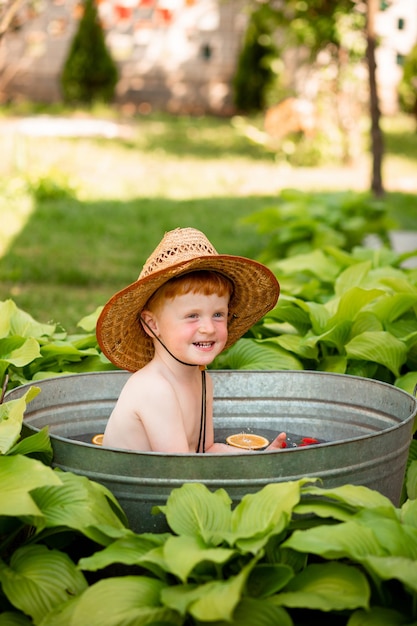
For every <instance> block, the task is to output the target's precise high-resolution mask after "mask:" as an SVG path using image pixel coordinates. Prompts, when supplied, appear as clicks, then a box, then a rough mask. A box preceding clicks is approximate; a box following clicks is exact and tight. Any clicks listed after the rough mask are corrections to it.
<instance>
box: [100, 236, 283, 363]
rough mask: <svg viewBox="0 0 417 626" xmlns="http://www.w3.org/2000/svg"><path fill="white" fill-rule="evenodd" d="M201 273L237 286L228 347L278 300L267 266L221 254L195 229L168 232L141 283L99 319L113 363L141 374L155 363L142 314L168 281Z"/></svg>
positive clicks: (109, 304)
mask: <svg viewBox="0 0 417 626" xmlns="http://www.w3.org/2000/svg"><path fill="white" fill-rule="evenodd" d="M198 270H212V271H215V272H218V273H220V274H223V275H224V276H226V277H227V278H229V280H230V281H231V282H232V284H233V294H232V297H231V300H230V302H229V321H228V340H227V343H226V346H225V348H228V347H229V346H231V345H232V344H233V343H235V341H237V340H238V339H239V338H240V337H242V336H243V335H244V334H245V333H246V332H247V331H248V330H249V328H250V327H251V326H253V324H255V322H257V321H258V320H259V319H260V318H261V317H263V316H264V315H265V314H266V313H267V312H268V311H269V310H271V309H272V308H273V307H274V306H275V304H276V302H277V300H278V296H279V284H278V281H277V279H276V278H275V276H274V275H273V274H272V272H271V271H270V270H269V269H268V268H267V267H266V266H265V265H262V264H261V263H258V262H257V261H253V260H252V259H247V258H245V257H240V256H232V255H221V254H218V252H217V251H216V249H215V248H214V247H213V246H212V244H211V243H210V241H209V240H208V239H207V237H206V236H205V235H204V234H203V233H202V232H200V231H199V230H196V229H194V228H177V229H175V230H172V231H169V232H168V233H166V234H165V236H164V237H163V239H162V241H161V242H160V243H159V245H158V246H157V247H156V249H155V250H154V251H153V252H152V254H151V255H150V256H149V258H148V259H147V261H146V262H145V264H144V266H143V268H142V271H141V272H140V274H139V277H138V279H137V281H135V282H134V283H132V284H130V285H128V286H127V287H125V288H124V289H122V290H121V291H119V292H117V293H116V294H115V295H114V296H113V297H112V298H110V300H109V301H108V302H107V304H106V305H105V306H104V308H103V311H102V312H101V314H100V317H99V319H98V322H97V339H98V342H99V344H100V347H101V349H102V351H103V353H104V354H105V355H106V356H107V358H108V359H109V360H110V361H111V362H112V363H114V364H115V365H116V366H117V367H120V368H121V369H127V370H129V371H136V370H138V369H140V368H141V367H143V366H144V365H146V364H147V363H148V362H149V361H150V360H152V358H153V355H154V345H153V340H152V339H151V338H150V337H149V336H148V335H147V334H146V333H145V331H144V330H143V327H142V324H141V323H140V314H141V312H142V310H143V309H144V308H145V305H146V303H147V302H148V300H149V298H150V297H151V296H152V295H153V294H154V293H155V291H156V290H157V289H159V287H161V286H162V285H163V284H165V283H166V282H167V281H168V280H170V279H171V278H174V277H177V276H180V275H182V274H186V273H189V272H193V271H198Z"/></svg>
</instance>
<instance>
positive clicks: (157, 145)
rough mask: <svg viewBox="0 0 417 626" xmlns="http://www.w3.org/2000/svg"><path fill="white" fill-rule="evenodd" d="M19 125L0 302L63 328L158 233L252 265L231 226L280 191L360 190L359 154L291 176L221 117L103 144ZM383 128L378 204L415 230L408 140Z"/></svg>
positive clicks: (13, 123)
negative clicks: (178, 234)
mask: <svg viewBox="0 0 417 626" xmlns="http://www.w3.org/2000/svg"><path fill="white" fill-rule="evenodd" d="M38 119H39V118H38ZM110 121H111V120H110ZM19 122H20V120H18V119H16V118H13V119H12V118H11V117H3V118H2V119H0V149H1V152H2V155H4V157H2V159H1V162H0V190H1V196H0V216H1V220H2V224H3V228H2V229H1V232H0V253H1V255H2V256H1V258H0V281H1V282H0V300H4V299H6V298H9V297H11V298H13V299H14V300H15V302H16V303H17V304H18V306H20V307H21V308H23V309H25V310H26V311H27V312H29V313H30V314H31V315H33V316H34V317H35V318H37V319H39V320H40V321H43V322H47V321H55V322H59V323H61V324H62V325H63V326H64V327H65V328H67V329H68V330H71V331H72V330H74V329H75V327H76V323H77V322H78V321H79V320H80V319H81V317H83V316H84V315H86V314H88V313H91V312H92V311H94V310H95V308H96V307H97V306H99V305H101V304H104V302H105V301H106V300H107V298H108V297H109V296H110V295H112V294H113V293H114V292H115V291H116V290H118V289H120V288H122V287H123V286H125V285H126V284H128V283H129V282H132V281H134V280H135V279H136V278H137V276H138V274H139V272H140V269H141V267H142V265H143V263H144V261H145V260H146V257H147V255H148V254H149V253H150V252H151V251H152V249H153V248H154V247H155V245H156V244H157V243H158V241H159V240H160V239H161V237H162V235H163V233H164V231H166V230H169V229H171V228H175V227H177V226H194V227H196V228H200V229H202V230H203V231H204V232H205V233H206V234H207V236H208V237H209V239H210V240H211V241H212V242H213V244H214V245H215V246H216V248H217V249H218V251H219V252H222V253H226V252H227V253H230V254H241V255H245V256H252V257H256V256H257V255H258V254H259V252H260V251H261V250H262V247H263V244H264V240H263V238H262V237H261V236H260V235H258V234H257V233H256V232H255V230H254V229H253V227H249V226H248V225H246V224H244V223H243V218H244V217H245V216H248V215H250V214H251V213H253V212H255V211H257V210H259V209H262V208H265V207H267V206H269V205H271V204H272V203H273V202H274V201H275V198H276V196H277V194H278V193H279V191H280V190H281V189H283V188H287V187H295V188H298V189H305V190H329V191H334V190H341V191H342V190H349V189H353V190H358V191H363V190H366V189H367V188H368V186H369V171H370V163H369V157H367V156H366V155H365V156H363V158H361V160H360V162H358V163H357V164H355V166H352V167H351V168H341V167H335V166H332V165H328V166H323V167H320V168H291V167H289V166H288V165H287V164H285V163H283V162H280V161H279V160H277V158H276V157H275V155H273V154H271V153H270V152H267V151H265V149H264V148H262V146H259V145H256V144H254V143H252V142H250V141H249V140H248V139H247V138H246V137H245V136H243V135H242V134H241V133H240V132H239V130H238V129H237V128H236V126H235V125H234V124H233V123H232V122H231V121H230V120H225V119H217V118H191V119H190V118H169V117H167V116H162V115H159V116H158V115H155V116H152V117H146V118H140V119H139V120H135V121H134V122H133V123H132V121H130V123H129V125H128V126H127V125H126V126H125V125H124V128H125V129H128V130H129V134H126V135H125V136H123V137H122V138H112V139H103V138H98V137H78V138H71V137H53V136H45V135H44V136H39V135H36V134H32V135H31V134H27V133H25V134H24V133H22V132H21V130H20V127H19ZM385 131H386V146H387V156H386V159H385V164H384V176H385V184H386V188H387V190H388V191H389V193H388V194H387V198H386V200H385V202H386V203H387V206H388V207H389V213H390V215H392V216H393V217H394V218H395V219H396V220H397V223H398V228H400V229H410V230H417V212H416V210H415V199H416V196H415V194H416V193H417V177H416V176H415V172H416V167H417V135H416V133H415V132H414V128H413V123H412V121H411V120H408V119H406V118H403V119H401V120H400V121H399V122H398V121H396V122H395V124H394V123H393V122H391V121H389V122H387V123H386V128H385Z"/></svg>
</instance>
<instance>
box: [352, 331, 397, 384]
mask: <svg viewBox="0 0 417 626" xmlns="http://www.w3.org/2000/svg"><path fill="white" fill-rule="evenodd" d="M345 349H346V354H347V356H348V357H349V358H351V359H362V360H364V361H373V362H375V363H379V364H380V365H384V366H385V367H386V368H387V369H388V370H389V371H390V372H392V373H393V374H394V376H397V377H398V376H399V375H400V368H401V366H402V365H403V364H404V363H405V361H406V359H407V348H406V346H405V344H404V343H403V342H402V341H399V340H398V339H396V338H395V337H393V336H392V335H391V334H390V333H386V332H366V333H362V335H357V336H356V337H353V339H352V340H351V341H350V342H349V343H348V344H346V346H345Z"/></svg>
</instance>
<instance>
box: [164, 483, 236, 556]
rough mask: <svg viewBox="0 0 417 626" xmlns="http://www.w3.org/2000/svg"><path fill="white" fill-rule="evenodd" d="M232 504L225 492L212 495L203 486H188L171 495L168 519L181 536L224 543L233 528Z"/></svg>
mask: <svg viewBox="0 0 417 626" xmlns="http://www.w3.org/2000/svg"><path fill="white" fill-rule="evenodd" d="M231 503H232V501H231V499H230V497H229V496H228V494H227V493H226V491H224V489H218V490H217V491H215V492H214V493H212V492H211V491H210V490H209V489H208V488H207V487H206V486H205V485H203V484H201V483H186V484H184V485H183V486H182V487H179V488H178V489H174V490H173V491H172V492H171V494H170V495H169V498H168V500H167V504H166V508H165V511H166V519H167V522H168V524H169V526H170V528H171V529H172V530H173V531H174V532H175V533H176V534H177V535H187V536H189V537H201V538H202V539H203V540H204V541H205V542H206V543H214V544H216V543H221V541H222V539H223V535H224V533H225V532H227V531H228V530H229V528H230V520H231Z"/></svg>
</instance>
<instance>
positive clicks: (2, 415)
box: [0, 387, 40, 454]
mask: <svg viewBox="0 0 417 626" xmlns="http://www.w3.org/2000/svg"><path fill="white" fill-rule="evenodd" d="M39 391H40V389H39V387H30V389H29V390H28V391H27V392H26V393H25V394H24V395H23V396H22V397H21V398H17V400H9V401H8V402H3V404H0V453H1V454H7V453H8V452H9V450H10V449H11V448H12V447H13V445H14V444H15V443H16V441H17V440H18V439H19V437H20V433H21V430H22V422H23V415H24V413H25V410H26V406H27V404H28V402H30V401H31V400H32V399H33V398H35V397H36V396H37V395H38V393H39Z"/></svg>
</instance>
